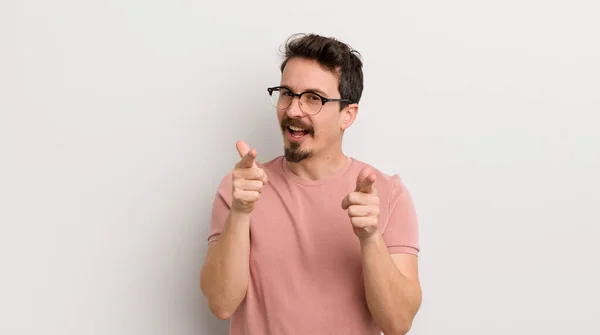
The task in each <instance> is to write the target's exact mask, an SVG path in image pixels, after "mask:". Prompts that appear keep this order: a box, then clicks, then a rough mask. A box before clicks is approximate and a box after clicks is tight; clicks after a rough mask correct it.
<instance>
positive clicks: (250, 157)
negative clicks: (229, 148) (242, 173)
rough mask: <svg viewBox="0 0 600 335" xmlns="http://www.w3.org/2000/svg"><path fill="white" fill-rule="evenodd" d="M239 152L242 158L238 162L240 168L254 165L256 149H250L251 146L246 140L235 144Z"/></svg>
mask: <svg viewBox="0 0 600 335" xmlns="http://www.w3.org/2000/svg"><path fill="white" fill-rule="evenodd" d="M235 146H236V148H237V151H238V154H239V155H240V158H241V160H240V161H239V163H238V164H237V167H239V168H251V167H252V166H254V164H255V163H254V159H255V158H256V150H254V149H250V146H249V145H248V144H247V143H246V142H244V141H238V142H237V143H236V144H235Z"/></svg>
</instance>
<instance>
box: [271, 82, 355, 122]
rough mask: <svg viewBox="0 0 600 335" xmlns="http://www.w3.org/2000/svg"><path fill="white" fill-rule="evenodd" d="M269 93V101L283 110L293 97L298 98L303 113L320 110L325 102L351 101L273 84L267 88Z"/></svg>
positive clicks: (309, 113) (314, 112)
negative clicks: (300, 91)
mask: <svg viewBox="0 0 600 335" xmlns="http://www.w3.org/2000/svg"><path fill="white" fill-rule="evenodd" d="M267 91H268V92H269V95H270V96H271V103H272V104H273V106H275V107H277V109H278V110H285V109H287V108H288V107H290V105H291V104H292V101H294V97H298V98H299V99H300V103H299V105H300V109H301V110H302V112H303V113H304V114H308V115H315V114H317V113H319V112H320V111H321V108H323V105H325V103H327V102H333V101H339V102H347V103H351V102H352V101H350V100H348V99H329V98H325V97H323V96H321V95H319V94H317V93H315V92H310V91H309V92H302V93H294V92H292V91H291V90H290V89H289V88H287V87H284V86H275V87H269V88H267Z"/></svg>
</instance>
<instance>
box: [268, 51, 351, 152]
mask: <svg viewBox="0 0 600 335" xmlns="http://www.w3.org/2000/svg"><path fill="white" fill-rule="evenodd" d="M280 85H281V86H285V87H287V88H289V89H290V90H291V91H292V92H294V93H302V92H305V91H311V92H315V93H318V94H319V95H321V96H323V97H325V98H340V93H339V91H338V79H337V77H336V76H335V75H334V74H333V73H332V72H330V71H328V70H327V69H325V68H323V67H322V66H321V65H320V64H319V63H318V62H317V61H314V60H307V59H304V58H292V59H290V60H289V61H288V63H287V64H286V66H285V68H284V70H283V73H282V76H281V83H280ZM299 103H300V101H299V99H298V98H297V97H296V98H294V100H293V101H292V103H291V105H290V106H289V107H288V108H286V109H283V110H280V109H278V110H277V118H278V121H279V124H280V125H281V130H282V132H283V138H284V140H283V141H284V148H285V157H286V159H287V160H288V161H290V162H299V161H301V160H303V159H305V158H308V157H311V156H312V155H315V154H319V153H324V152H325V153H326V152H327V151H328V150H330V149H332V148H335V146H339V143H340V141H341V137H342V130H343V129H345V128H347V127H348V126H349V125H350V124H348V121H347V119H348V112H347V111H346V110H347V109H348V107H346V108H344V110H345V111H346V112H344V111H342V112H340V105H339V102H328V103H326V104H325V105H323V106H322V107H321V110H320V111H319V112H318V113H317V114H315V115H309V114H307V113H305V112H304V111H303V110H302V109H301V107H300V105H299ZM304 106H306V105H303V108H304ZM306 109H307V108H305V110H306ZM352 119H353V117H352ZM350 123H352V122H351V121H350Z"/></svg>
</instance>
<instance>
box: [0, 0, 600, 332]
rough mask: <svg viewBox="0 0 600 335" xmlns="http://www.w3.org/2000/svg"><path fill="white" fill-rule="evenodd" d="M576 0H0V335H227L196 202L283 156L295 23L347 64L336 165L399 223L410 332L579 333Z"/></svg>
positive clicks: (598, 178)
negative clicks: (241, 156)
mask: <svg viewBox="0 0 600 335" xmlns="http://www.w3.org/2000/svg"><path fill="white" fill-rule="evenodd" d="M599 7H600V6H599V5H598V2H595V1H569V2H567V1H562V2H556V1H555V2H549V1H532V0H525V1H523V0H521V1H502V2H489V1H465V0H461V1H420V2H400V3H398V2H391V1H389V2H378V1H361V2H349V1H312V0H309V1H302V2H281V1H247V2H242V1H240V2H227V1H219V2H212V1H211V2H203V1H183V0H170V1H166V0H165V1H136V0H119V1H116V0H112V1H96V2H89V1H67V0H56V1H41V0H31V1H26V0H23V1H16V0H3V1H2V2H1V3H0V224H1V226H0V271H1V272H0V275H1V276H0V333H2V334H57V335H58V334H78V335H79V334H98V335H100V334H103V335H104V334H111V335H117V334H128V335H131V334H145V335H146V334H177V335H180V334H181V335H183V334H225V333H226V331H227V322H226V321H219V320H217V319H216V318H215V317H214V316H212V315H210V313H209V311H208V308H207V306H206V301H205V300H204V298H203V296H202V294H201V293H200V290H199V285H198V276H199V272H200V268H201V265H202V263H203V259H204V255H205V250H206V237H207V233H208V221H209V215H210V208H211V202H212V199H213V196H214V194H215V191H216V188H217V185H218V183H219V181H220V180H221V178H222V177H223V175H224V174H225V173H227V171H229V170H230V169H231V168H232V167H233V165H234V164H235V162H236V161H237V160H238V154H237V152H236V149H235V142H236V141H237V140H239V139H244V140H246V141H247V142H248V143H249V144H250V145H252V146H254V147H255V148H257V150H258V153H259V160H262V161H266V160H269V159H271V158H273V157H275V156H276V155H279V154H281V152H282V141H281V135H280V133H279V131H278V126H277V121H276V116H275V111H274V109H273V108H272V106H271V105H270V102H269V98H268V94H267V91H266V87H267V86H272V85H276V84H278V83H279V75H280V74H279V71H278V66H279V64H280V58H279V56H278V50H279V47H280V46H281V44H282V43H283V42H284V41H285V39H286V38H287V37H288V36H289V35H291V34H292V33H296V32H315V33H320V34H323V35H327V36H335V37H337V38H339V39H341V40H342V41H345V42H348V43H350V44H351V45H352V46H353V47H354V48H355V49H357V50H358V51H359V52H361V54H362V56H363V60H364V64H365V65H364V72H365V90H364V95H363V98H362V101H361V104H360V105H361V107H360V112H359V116H358V119H357V121H356V123H355V124H354V125H353V126H352V128H351V129H350V130H349V131H348V132H347V134H346V138H345V145H344V148H345V151H346V153H347V154H348V155H351V156H354V157H357V158H359V159H361V160H363V161H366V162H368V163H370V164H372V165H374V166H375V167H377V168H379V169H381V170H382V171H384V172H386V173H388V174H392V173H398V174H400V176H401V177H402V178H403V180H404V182H405V183H406V185H407V187H408V188H409V190H410V191H411V192H412V194H413V197H414V200H415V204H416V206H417V211H418V213H419V218H420V231H421V244H422V252H421V255H420V270H421V280H422V286H423V291H424V300H423V305H422V309H421V310H420V312H419V314H418V316H417V318H416V320H415V323H414V327H413V330H412V331H411V334H414V335H426V334H427V335H429V334H431V335H439V334H462V335H467V334H469V335H479V334H486V335H501V334H502V335H504V334H599V333H600V325H599V323H598V321H597V317H598V312H599V311H600V308H599V305H598V301H599V300H600V289H599V288H598V283H600V269H599V268H600V246H599V244H598V242H599V240H600V228H599V227H600V210H599V207H600V205H599V204H600V192H599V189H600V136H599V132H600V131H599V130H598V129H599V125H600V122H599V119H600V117H599V115H600V80H599V78H600V46H599V44H600V38H599V37H598V36H599V35H598V33H599V32H600V20H598V12H599Z"/></svg>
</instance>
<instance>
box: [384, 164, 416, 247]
mask: <svg viewBox="0 0 600 335" xmlns="http://www.w3.org/2000/svg"><path fill="white" fill-rule="evenodd" d="M392 181H393V185H392V190H391V194H390V202H389V212H388V213H389V214H388V223H387V225H386V227H385V230H384V232H383V239H384V240H385V244H386V246H387V248H388V251H389V252H390V253H391V254H394V253H409V254H414V255H418V253H419V250H420V246H419V227H418V220H417V213H416V210H415V206H414V203H413V200H412V197H411V196H410V193H409V192H408V190H407V189H406V187H405V186H404V184H403V183H402V181H401V180H400V177H398V175H394V176H393V178H392Z"/></svg>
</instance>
